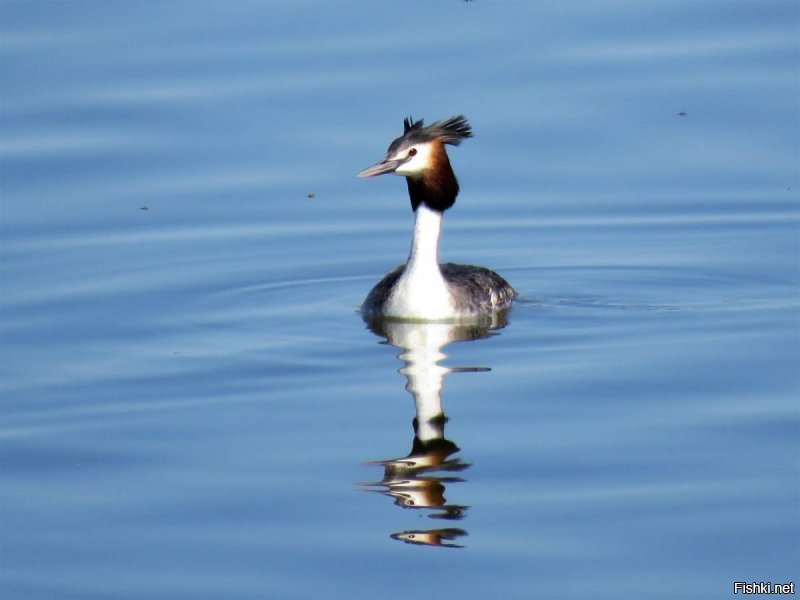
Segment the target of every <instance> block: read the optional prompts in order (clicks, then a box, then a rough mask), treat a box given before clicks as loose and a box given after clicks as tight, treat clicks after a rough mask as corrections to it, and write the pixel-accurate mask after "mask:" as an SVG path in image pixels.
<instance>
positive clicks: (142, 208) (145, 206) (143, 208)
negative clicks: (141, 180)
mask: <svg viewBox="0 0 800 600" xmlns="http://www.w3.org/2000/svg"><path fill="white" fill-rule="evenodd" d="M139 210H150V207H149V206H147V204H144V205H142V206H140V207H139Z"/></svg>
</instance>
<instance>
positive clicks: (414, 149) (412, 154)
mask: <svg viewBox="0 0 800 600" xmlns="http://www.w3.org/2000/svg"><path fill="white" fill-rule="evenodd" d="M416 155H417V149H416V148H412V149H411V150H409V151H408V156H409V157H412V156H416Z"/></svg>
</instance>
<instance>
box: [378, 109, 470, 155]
mask: <svg viewBox="0 0 800 600" xmlns="http://www.w3.org/2000/svg"><path fill="white" fill-rule="evenodd" d="M470 137H472V127H470V124H469V122H468V121H467V118H466V117H465V116H464V115H458V116H456V117H450V118H449V119H444V120H442V121H436V122H435V123H431V124H430V125H428V126H427V127H425V126H424V121H423V120H422V119H420V120H419V121H415V120H414V118H413V117H406V118H405V119H403V135H402V136H400V137H399V138H397V139H396V140H394V141H393V142H392V145H391V146H389V150H390V151H392V150H395V149H397V148H399V147H400V146H401V145H403V146H405V145H409V144H420V143H424V142H432V141H433V140H441V141H442V142H443V143H445V144H451V145H453V146H458V145H459V144H460V143H461V140H464V139H466V138H470Z"/></svg>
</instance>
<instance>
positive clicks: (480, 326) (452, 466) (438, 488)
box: [361, 313, 506, 548]
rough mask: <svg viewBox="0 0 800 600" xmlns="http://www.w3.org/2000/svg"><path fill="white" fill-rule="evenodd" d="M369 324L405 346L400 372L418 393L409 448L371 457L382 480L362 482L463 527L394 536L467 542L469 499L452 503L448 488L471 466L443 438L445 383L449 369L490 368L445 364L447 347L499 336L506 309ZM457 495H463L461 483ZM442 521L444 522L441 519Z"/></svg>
mask: <svg viewBox="0 0 800 600" xmlns="http://www.w3.org/2000/svg"><path fill="white" fill-rule="evenodd" d="M368 325H369V328H370V329H371V330H372V331H373V333H375V334H376V335H379V336H381V337H383V338H385V339H386V340H387V341H388V342H389V343H390V344H392V345H393V346H397V347H398V348H400V349H402V352H401V353H400V354H399V355H398V358H399V359H400V360H401V361H402V362H403V366H402V367H401V368H400V369H399V372H400V373H401V374H402V375H404V376H405V377H406V386H405V387H406V390H408V391H409V392H410V393H411V396H412V397H413V398H414V409H415V416H414V419H413V421H412V427H413V437H412V441H411V451H410V452H409V453H408V454H407V455H405V456H401V457H398V458H391V459H388V460H381V461H372V462H370V463H369V464H370V465H375V466H382V467H383V479H382V480H381V481H377V482H374V483H364V484H361V485H362V486H364V488H365V489H367V490H369V491H372V492H376V493H379V494H382V495H384V496H387V497H389V498H392V499H393V500H394V503H395V505H396V506H399V507H401V508H406V509H413V510H422V511H425V512H426V513H427V516H428V517H429V518H431V519H438V520H444V521H448V522H449V523H448V525H455V523H454V522H455V521H458V522H459V523H458V524H459V525H460V526H459V527H454V526H449V527H432V528H425V529H418V530H409V531H398V532H395V533H392V534H391V537H392V539H395V540H399V541H403V542H406V543H408V544H414V545H421V546H438V547H447V548H461V547H463V543H461V542H463V539H462V538H463V537H464V536H466V535H467V531H466V529H464V528H463V524H464V521H463V520H464V519H465V517H466V516H467V509H468V506H467V505H466V504H461V503H456V502H451V501H449V500H448V497H447V495H448V493H449V492H452V491H454V490H453V485H454V484H456V483H462V482H464V481H465V478H464V477H463V472H464V471H465V470H466V469H468V468H469V467H470V464H469V463H467V462H464V461H463V460H462V459H461V458H460V457H458V456H455V454H456V453H458V452H459V451H460V448H459V447H458V445H457V444H456V443H455V442H454V441H453V440H450V439H448V438H447V437H445V426H446V424H447V421H448V417H447V415H446V414H445V411H444V409H443V407H442V386H443V384H444V376H445V375H447V374H448V373H454V372H465V371H489V370H490V369H489V368H488V367H445V366H442V365H441V364H440V362H441V361H442V360H443V359H444V358H446V356H447V355H446V354H444V352H443V349H444V347H445V346H447V345H448V344H450V343H451V342H465V341H474V340H480V339H483V338H487V337H490V336H492V335H497V330H499V329H501V328H503V327H505V325H506V318H505V313H500V314H494V315H491V316H487V317H486V319H484V320H483V321H482V322H480V323H473V324H469V325H465V324H454V323H414V322H407V321H391V320H385V319H371V320H370V321H369V322H368ZM457 491H459V492H460V493H459V494H458V495H459V496H464V493H463V492H462V491H461V489H458V488H457ZM442 525H444V523H442Z"/></svg>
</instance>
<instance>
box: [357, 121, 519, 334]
mask: <svg viewBox="0 0 800 600" xmlns="http://www.w3.org/2000/svg"><path fill="white" fill-rule="evenodd" d="M468 137H472V130H471V128H470V126H469V123H468V122H467V120H466V119H465V118H464V117H463V116H458V117H452V118H450V119H447V120H446V121H437V122H436V123H432V124H431V125H429V126H427V127H423V122H422V121H421V120H420V121H413V120H411V119H406V120H405V121H404V133H403V135H402V136H401V137H399V138H397V139H396V140H394V141H393V142H392V144H391V145H390V146H389V151H388V153H387V155H386V158H384V160H382V161H381V162H379V163H377V164H375V165H373V166H371V167H367V168H366V169H364V170H363V171H361V173H359V177H374V176H376V175H382V174H384V173H395V174H397V175H403V176H405V178H406V182H407V184H408V194H409V197H410V199H411V208H412V210H413V211H414V213H415V221H414V234H413V238H412V242H411V253H410V254H409V257H408V262H407V263H406V264H404V265H400V266H398V267H395V268H394V269H392V270H391V271H389V272H388V273H387V274H386V275H385V276H384V278H383V279H381V280H380V281H379V282H378V284H377V285H376V286H375V287H374V288H373V289H372V291H371V292H370V293H369V295H368V296H367V298H366V300H365V301H364V304H363V306H362V311H363V312H364V313H365V314H366V315H368V316H377V315H380V316H384V317H390V318H397V319H413V320H423V321H443V320H462V319H471V318H477V317H480V316H482V315H487V314H492V313H495V312H498V311H502V310H505V309H507V308H509V307H510V306H511V304H512V302H513V301H514V298H515V297H516V295H517V294H516V292H515V291H514V288H512V287H511V286H510V285H509V284H508V282H507V281H506V280H505V279H503V278H502V277H501V276H500V275H498V274H497V273H495V272H494V271H491V270H489V269H486V268H484V267H475V266H471V265H457V264H453V263H445V264H439V237H440V235H441V231H442V217H443V214H444V211H446V210H447V209H448V208H450V207H451V206H452V205H453V204H454V203H455V200H456V196H457V195H458V181H457V180H456V176H455V173H453V168H452V167H451V166H450V160H449V159H448V158H447V152H446V151H445V149H444V144H452V145H458V144H460V143H461V140H462V139H465V138H468Z"/></svg>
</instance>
